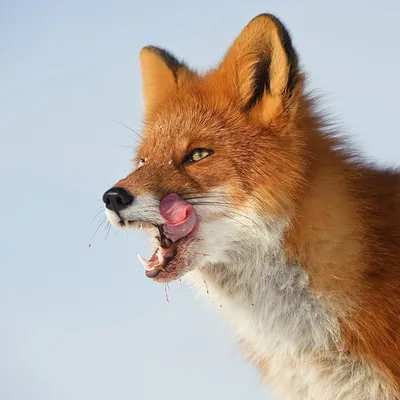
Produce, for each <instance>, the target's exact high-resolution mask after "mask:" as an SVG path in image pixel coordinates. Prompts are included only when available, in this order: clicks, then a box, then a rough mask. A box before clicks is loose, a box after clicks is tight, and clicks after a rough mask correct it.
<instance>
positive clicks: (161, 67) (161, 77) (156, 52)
mask: <svg viewBox="0 0 400 400" xmlns="http://www.w3.org/2000/svg"><path fill="white" fill-rule="evenodd" d="M140 63H141V69H142V81H143V96H144V101H145V105H146V108H147V109H149V108H152V107H153V106H154V105H155V104H157V103H158V102H159V101H160V100H161V99H162V98H163V97H164V96H165V95H166V94H168V93H170V92H171V91H173V90H177V88H178V87H179V86H180V85H181V84H182V83H183V82H185V81H187V80H189V79H190V78H191V77H193V76H194V75H195V73H194V72H192V71H191V70H189V68H188V67H187V66H186V65H185V64H184V63H183V62H180V61H179V60H177V59H176V58H175V57H174V56H173V55H172V54H170V53H169V52H168V51H166V50H164V49H161V48H158V47H154V46H147V47H144V48H143V49H142V50H141V51H140Z"/></svg>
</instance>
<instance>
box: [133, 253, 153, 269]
mask: <svg viewBox="0 0 400 400" xmlns="http://www.w3.org/2000/svg"><path fill="white" fill-rule="evenodd" d="M137 258H138V259H139V261H140V262H141V263H142V264H143V266H144V269H145V270H146V271H152V270H153V269H154V267H149V262H148V261H147V260H146V259H145V258H143V257H142V256H141V255H140V254H138V255H137Z"/></svg>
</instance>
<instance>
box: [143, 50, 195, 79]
mask: <svg viewBox="0 0 400 400" xmlns="http://www.w3.org/2000/svg"><path fill="white" fill-rule="evenodd" d="M145 48H146V49H148V50H150V51H152V52H153V53H156V54H157V55H158V56H160V57H161V58H162V59H163V61H164V62H165V64H166V65H167V67H168V68H169V69H170V70H171V71H172V73H173V75H174V79H175V81H177V79H178V71H179V70H180V69H181V68H187V66H186V64H185V63H184V62H182V61H179V60H178V59H177V58H176V57H174V56H173V55H172V54H171V53H170V52H169V51H167V50H165V49H162V48H160V47H156V46H146V47H145Z"/></svg>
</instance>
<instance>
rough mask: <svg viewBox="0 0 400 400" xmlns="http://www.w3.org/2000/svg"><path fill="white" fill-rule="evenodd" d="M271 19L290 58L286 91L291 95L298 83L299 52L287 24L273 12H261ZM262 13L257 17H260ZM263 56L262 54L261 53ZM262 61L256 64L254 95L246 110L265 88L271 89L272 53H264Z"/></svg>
mask: <svg viewBox="0 0 400 400" xmlns="http://www.w3.org/2000/svg"><path fill="white" fill-rule="evenodd" d="M261 15H263V16H265V17H267V18H269V19H271V20H272V21H273V22H274V24H275V25H276V27H277V30H278V36H279V40H280V41H281V43H282V47H283V49H284V51H285V54H286V56H287V59H288V64H289V76H288V82H287V86H286V89H285V91H286V93H287V94H288V95H289V96H290V94H291V93H292V91H293V89H294V88H295V86H296V83H297V76H298V58H297V53H296V51H295V49H294V48H293V45H292V39H291V38H290V34H289V32H288V30H287V29H286V28H285V26H284V25H283V24H282V23H281V22H280V20H279V19H278V18H276V17H275V16H273V15H271V14H261ZM259 17H260V15H259V16H258V17H256V18H259ZM260 56H261V55H260ZM260 58H261V61H260V62H259V63H258V64H257V65H256V66H255V71H254V82H253V95H252V97H251V98H250V100H249V101H248V103H247V105H246V106H245V107H244V111H249V110H250V109H251V108H252V107H253V106H254V105H255V104H256V103H257V102H258V101H259V100H260V99H261V98H262V95H263V93H264V89H265V90H266V91H267V92H269V91H270V74H269V68H270V64H271V57H270V54H264V55H262V56H261V57H260Z"/></svg>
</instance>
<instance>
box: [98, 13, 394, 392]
mask: <svg viewBox="0 0 400 400" xmlns="http://www.w3.org/2000/svg"><path fill="white" fill-rule="evenodd" d="M140 61H141V68H142V77H143V95H144V100H145V107H146V112H145V120H144V128H143V140H142V142H141V144H140V146H139V148H138V154H137V160H136V167H135V169H134V171H133V172H131V173H130V174H129V175H128V176H127V177H126V178H124V179H122V180H120V181H119V182H117V183H116V184H115V186H114V187H112V188H111V189H109V190H108V191H107V192H106V193H105V194H104V196H103V201H104V203H105V211H106V214H107V217H108V219H109V221H110V222H111V223H112V224H114V225H116V226H117V227H138V226H142V227H144V228H146V229H147V230H148V232H149V234H150V236H151V237H153V238H154V249H155V251H154V254H153V256H152V257H151V259H150V260H145V259H144V258H143V257H141V256H139V259H140V261H141V262H142V263H143V264H144V268H145V274H146V276H147V277H149V278H151V279H153V280H154V281H156V282H170V281H173V280H176V279H178V278H181V277H183V276H184V275H185V278H188V279H189V280H190V281H191V282H194V283H195V284H202V285H203V279H204V280H205V281H206V282H207V285H208V288H209V294H210V297H211V298H215V299H216V301H217V304H218V305H220V304H222V305H223V307H222V309H221V311H222V312H223V313H224V314H225V316H226V318H227V320H228V321H229V323H230V324H231V325H232V327H233V329H234V332H235V334H236V337H237V339H238V342H239V343H240V345H241V346H242V348H243V351H244V354H245V356H246V357H247V358H248V359H249V361H250V362H253V363H255V364H256V365H257V366H258V368H259V370H260V372H261V374H262V376H263V380H265V382H266V384H267V385H269V387H270V388H271V390H272V391H273V392H274V393H275V394H276V396H277V398H280V399H314V400H322V399H326V400H333V399H360V400H366V399H373V400H374V399H379V400H389V399H390V400H391V399H398V398H400V173H399V172H397V171H395V170H389V169H379V168H377V167H375V166H372V165H369V164H367V163H365V162H363V160H362V158H361V157H360V156H358V155H357V154H356V153H355V152H353V151H352V150H351V149H349V148H348V144H347V143H346V141H345V140H344V139H343V138H341V136H340V135H339V134H338V133H337V132H332V129H331V128H330V127H329V126H328V125H327V124H326V122H325V120H324V116H323V115H321V114H320V113H319V112H318V109H317V106H316V99H315V98H313V97H312V96H310V95H309V94H308V93H306V91H305V88H304V86H305V75H304V73H303V72H302V70H301V68H300V65H299V59H298V56H297V53H296V51H295V49H294V47H293V45H292V40H291V37H290V35H289V33H288V30H287V29H286V28H285V26H284V25H283V24H282V23H281V22H280V21H279V20H278V19H277V18H276V17H274V16H273V15H270V14H262V15H259V16H257V17H256V18H254V19H253V20H252V21H250V22H249V24H248V25H247V26H246V27H245V28H244V30H243V31H242V32H241V33H240V35H239V36H238V37H237V38H236V40H235V41H234V42H233V44H232V46H231V47H230V49H229V50H228V51H227V53H226V55H225V57H224V58H223V60H222V62H221V63H220V64H219V65H218V66H217V67H216V68H214V69H212V70H210V71H209V72H207V73H204V74H199V73H197V72H196V71H194V70H193V69H190V68H189V67H188V66H187V65H186V64H185V63H184V62H182V61H179V60H178V59H177V58H175V57H174V56H173V55H172V54H170V53H169V52H168V51H166V50H163V49H161V48H157V47H153V46H148V47H144V48H143V49H142V50H141V53H140ZM202 290H203V288H202Z"/></svg>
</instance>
